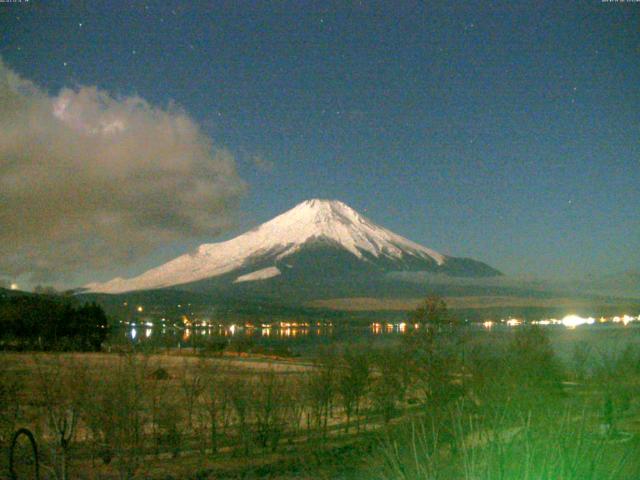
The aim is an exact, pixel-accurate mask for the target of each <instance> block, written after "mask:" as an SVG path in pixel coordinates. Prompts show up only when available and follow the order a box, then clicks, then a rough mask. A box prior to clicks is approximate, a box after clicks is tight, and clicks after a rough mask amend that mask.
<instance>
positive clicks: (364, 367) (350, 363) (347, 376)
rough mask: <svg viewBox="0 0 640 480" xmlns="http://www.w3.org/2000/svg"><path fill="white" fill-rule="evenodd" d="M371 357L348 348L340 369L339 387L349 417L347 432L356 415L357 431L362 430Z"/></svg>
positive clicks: (346, 425) (346, 426)
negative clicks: (363, 407) (361, 423)
mask: <svg viewBox="0 0 640 480" xmlns="http://www.w3.org/2000/svg"><path fill="white" fill-rule="evenodd" d="M369 370H370V364H369V357H368V355H367V354H365V353H364V352H355V353H354V352H352V351H351V350H346V351H345V352H344V354H343V355H342V364H341V366H340V369H339V370H338V372H337V373H338V381H337V389H338V392H339V393H340V399H341V400H342V406H343V408H344V412H345V415H346V417H347V419H346V423H345V432H348V431H349V426H350V420H351V417H352V416H353V415H355V417H356V431H358V432H359V431H360V405H361V402H362V398H363V397H364V396H365V395H366V392H367V389H368V387H369V373H370V372H369Z"/></svg>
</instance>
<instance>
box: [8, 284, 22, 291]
mask: <svg viewBox="0 0 640 480" xmlns="http://www.w3.org/2000/svg"><path fill="white" fill-rule="evenodd" d="M9 288H11V290H18V289H19V288H20V287H19V286H18V284H17V283H12V284H11V286H10V287H9Z"/></svg>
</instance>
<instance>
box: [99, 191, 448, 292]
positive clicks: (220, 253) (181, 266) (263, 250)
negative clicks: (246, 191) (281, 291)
mask: <svg viewBox="0 0 640 480" xmlns="http://www.w3.org/2000/svg"><path fill="white" fill-rule="evenodd" d="M315 242H324V243H328V244H330V245H333V246H335V247H338V248H341V249H343V250H346V251H348V252H349V253H351V254H352V255H354V256H355V257H357V258H358V259H361V260H363V261H369V260H370V259H372V258H374V259H375V258H381V259H382V258H385V259H389V260H392V261H402V260H403V258H405V257H412V258H418V259H423V260H424V261H426V262H429V263H431V264H434V265H437V266H441V265H443V264H444V263H445V262H446V260H447V258H448V257H445V256H444V255H441V254H439V253H438V252H435V251H433V250H430V249H428V248H426V247H423V246H422V245H419V244H417V243H415V242H412V241H411V240H408V239H406V238H404V237H401V236H400V235H397V234H395V233H393V232H391V231H389V230H387V229H385V228H383V227H381V226H379V225H376V224H375V223H373V222H371V221H370V220H368V219H367V218H365V217H363V216H362V215H360V214H359V213H358V212H356V211H355V210H353V209H352V208H351V207H349V206H348V205H346V204H344V203H342V202H340V201H337V200H321V199H312V200H307V201H304V202H302V203H300V204H298V205H296V206H295V207H294V208H292V209H291V210H289V211H287V212H285V213H283V214H281V215H279V216H277V217H275V218H273V219H272V220H270V221H268V222H266V223H263V224H262V225H260V226H258V227H256V228H254V229H252V230H250V231H248V232H246V233H244V234H242V235H239V236H238V237H235V238H233V239H231V240H227V241H225V242H218V243H208V244H203V245H201V246H200V247H198V248H197V249H196V250H195V251H194V252H191V253H187V254H184V255H181V256H179V257H177V258H175V259H174V260H171V261H169V262H167V263H165V264H164V265H161V266H159V267H156V268H153V269H151V270H148V271H147V272H145V273H143V274H141V275H139V276H137V277H134V278H130V279H123V278H116V279H113V280H111V281H109V282H105V283H92V284H89V285H86V288H87V289H89V290H91V291H94V292H106V293H119V292H125V291H131V290H146V289H153V288H162V287H168V286H173V285H180V284H185V283H190V282H196V281H198V280H202V279H207V278H211V277H216V276H220V275H223V274H228V273H230V272H233V271H235V270H240V269H245V270H244V271H246V269H247V268H248V267H250V266H251V265H253V264H256V265H257V264H258V263H259V261H260V262H262V263H261V267H260V268H261V270H260V271H259V272H256V275H252V274H245V275H241V276H240V277H238V281H252V280H259V279H265V278H271V277H273V276H276V275H279V274H280V270H278V269H277V268H275V262H277V261H281V260H282V259H284V258H285V257H288V256H289V255H292V254H294V253H296V252H298V251H300V250H301V249H303V247H305V246H306V245H309V244H313V243H315ZM270 258H271V259H272V262H273V263H272V265H270V266H267V267H266V268H265V265H264V263H265V261H266V262H269V261H270V260H268V259H270ZM265 259H266V260H265ZM270 267H273V268H270ZM256 270H258V269H257V268H256ZM265 272H267V273H268V274H266V275H265Z"/></svg>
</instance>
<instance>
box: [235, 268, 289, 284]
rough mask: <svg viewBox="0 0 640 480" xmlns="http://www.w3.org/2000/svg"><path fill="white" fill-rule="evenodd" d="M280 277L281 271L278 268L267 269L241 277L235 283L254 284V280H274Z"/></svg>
mask: <svg viewBox="0 0 640 480" xmlns="http://www.w3.org/2000/svg"><path fill="white" fill-rule="evenodd" d="M278 275H280V269H279V268H278V267H267V268H261V269H260V270H256V271H255V272H251V273H247V274H246V275H240V276H239V277H238V278H236V279H235V280H234V281H233V283H241V282H253V281H254V280H266V279H267V278H273V277H277V276H278Z"/></svg>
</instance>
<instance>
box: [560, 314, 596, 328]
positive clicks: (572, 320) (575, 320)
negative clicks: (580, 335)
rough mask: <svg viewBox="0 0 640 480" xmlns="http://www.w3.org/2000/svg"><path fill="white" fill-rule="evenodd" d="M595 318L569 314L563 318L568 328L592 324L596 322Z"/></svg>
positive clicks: (563, 322)
mask: <svg viewBox="0 0 640 480" xmlns="http://www.w3.org/2000/svg"><path fill="white" fill-rule="evenodd" d="M595 321H596V320H595V318H593V317H588V318H583V317H580V316H578V315H567V316H566V317H564V318H563V319H562V324H563V325H564V326H565V327H567V328H576V327H578V326H580V325H585V324H586V325H591V324H593V323H594V322H595Z"/></svg>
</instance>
